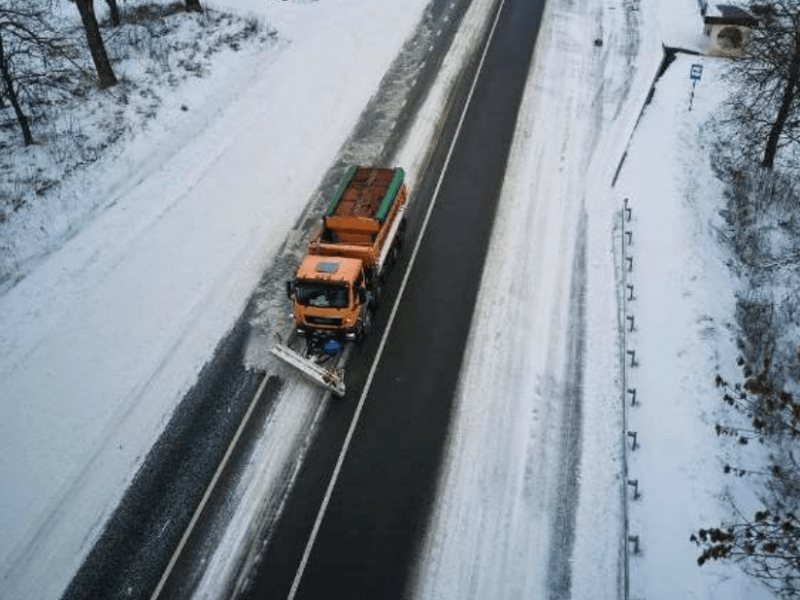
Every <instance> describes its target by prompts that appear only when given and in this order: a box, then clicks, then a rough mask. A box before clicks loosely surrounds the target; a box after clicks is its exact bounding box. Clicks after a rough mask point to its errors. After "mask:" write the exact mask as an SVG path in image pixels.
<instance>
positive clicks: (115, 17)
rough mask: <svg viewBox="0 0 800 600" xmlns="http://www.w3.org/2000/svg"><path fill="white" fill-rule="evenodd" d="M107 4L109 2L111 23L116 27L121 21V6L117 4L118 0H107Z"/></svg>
mask: <svg viewBox="0 0 800 600" xmlns="http://www.w3.org/2000/svg"><path fill="white" fill-rule="evenodd" d="M106 4H108V10H109V13H110V14H111V23H112V24H113V25H114V27H118V26H119V24H120V23H121V21H120V18H119V7H118V6H117V0H106Z"/></svg>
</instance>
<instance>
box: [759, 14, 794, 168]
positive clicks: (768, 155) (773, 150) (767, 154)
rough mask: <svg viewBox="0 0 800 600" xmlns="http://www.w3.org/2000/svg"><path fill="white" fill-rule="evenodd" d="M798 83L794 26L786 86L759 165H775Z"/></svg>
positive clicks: (767, 166)
mask: <svg viewBox="0 0 800 600" xmlns="http://www.w3.org/2000/svg"><path fill="white" fill-rule="evenodd" d="M799 83H800V28H798V27H795V39H794V53H793V54H792V62H791V64H790V65H789V77H788V79H787V80H786V87H785V88H783V97H782V98H781V105H780V107H779V108H778V114H777V116H776V117H775V121H774V122H773V123H772V127H771V128H770V130H769V136H768V137H767V146H766V148H765V149H764V160H762V161H761V166H762V167H765V168H767V169H771V168H772V167H773V166H774V165H775V155H776V154H777V153H778V143H779V142H780V139H781V134H782V133H783V128H784V126H785V125H786V121H788V120H789V116H790V115H791V113H792V105H793V104H794V101H795V97H796V96H797V91H798V84H799Z"/></svg>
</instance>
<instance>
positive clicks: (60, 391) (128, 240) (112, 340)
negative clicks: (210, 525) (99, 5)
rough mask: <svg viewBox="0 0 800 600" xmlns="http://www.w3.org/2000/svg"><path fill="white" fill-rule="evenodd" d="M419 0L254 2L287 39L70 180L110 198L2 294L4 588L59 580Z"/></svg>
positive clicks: (351, 118) (52, 592) (333, 146)
mask: <svg viewBox="0 0 800 600" xmlns="http://www.w3.org/2000/svg"><path fill="white" fill-rule="evenodd" d="M214 5H215V6H218V7H224V8H228V9H230V10H234V11H240V10H242V9H243V8H242V7H243V5H242V4H241V3H238V2H230V3H226V2H216V3H215V4H214ZM424 5H425V2H423V0H412V1H411V2H404V3H403V4H402V6H401V5H399V4H398V3H395V2H391V1H390V0H370V2H367V3H365V2H364V1H363V0H346V1H343V2H338V3H335V4H330V3H308V2H278V1H272V2H258V3H256V2H251V3H249V4H247V9H248V10H250V11H252V14H255V15H257V16H258V17H259V18H261V19H263V20H264V21H265V22H267V23H269V24H270V25H271V26H272V27H275V28H276V29H277V31H278V33H277V35H278V37H279V38H280V40H282V41H281V43H280V44H279V45H278V46H274V47H267V48H266V51H262V52H253V51H249V52H244V53H240V54H237V53H226V54H223V55H221V56H220V57H219V58H218V59H217V60H216V61H215V63H214V66H213V73H214V74H215V75H214V76H213V78H212V79H210V80H208V81H207V82H205V81H200V82H198V83H197V84H195V85H189V86H186V87H184V88H183V89H181V90H179V91H178V92H177V93H176V95H175V96H174V101H173V103H166V104H167V108H166V109H165V110H164V111H163V112H162V114H161V116H160V119H159V121H158V123H159V126H157V127H156V126H153V127H151V129H150V130H149V132H148V133H146V134H145V136H144V137H143V138H140V139H144V140H147V143H148V144H149V146H148V147H149V150H148V151H144V148H145V146H144V144H143V143H142V142H134V143H133V144H131V146H130V147H128V148H126V149H125V151H123V152H122V153H121V155H120V156H118V157H116V158H115V159H114V160H113V161H103V162H100V163H98V164H96V165H95V166H93V167H91V168H90V169H89V170H88V171H87V172H85V173H81V174H78V175H76V176H75V177H76V180H75V181H76V183H75V185H81V186H82V188H83V191H84V194H83V195H81V196H80V197H79V199H80V201H82V202H86V203H87V204H88V205H89V206H106V207H107V208H105V209H104V210H103V211H102V212H101V213H100V214H98V215H97V216H96V217H95V218H94V219H93V220H92V221H91V222H89V223H86V224H85V226H83V227H82V228H81V230H80V231H79V232H78V233H76V234H75V235H74V236H72V237H71V238H70V239H69V240H68V241H67V242H66V243H65V244H64V245H63V246H62V247H61V248H59V249H58V250H57V251H54V252H53V253H52V254H50V255H48V256H47V257H46V258H44V259H43V260H42V261H41V263H40V264H38V265H37V267H36V268H35V270H33V271H32V272H31V273H30V274H29V275H28V276H27V277H26V278H25V279H23V280H22V281H20V282H19V283H18V284H17V285H16V286H14V287H13V288H11V289H10V290H9V291H7V292H6V293H5V294H4V295H3V296H2V297H0V380H1V381H3V388H2V392H0V393H2V402H0V407H1V408H0V410H2V418H1V419H0V439H2V440H3V450H4V451H3V453H2V456H0V581H2V587H3V590H4V591H3V595H4V597H5V596H6V595H7V596H8V597H10V598H38V599H42V598H56V597H58V596H59V595H60V593H61V592H62V591H63V589H64V588H65V586H66V585H67V583H68V582H69V579H70V578H71V576H72V574H73V573H74V572H75V570H76V569H77V567H78V566H79V565H80V563H81V560H82V559H83V557H84V556H85V554H86V553H87V552H88V550H89V549H90V548H91V545H92V542H93V541H94V539H95V538H96V536H97V535H98V533H99V531H100V530H101V528H102V525H103V523H104V521H105V519H106V518H107V516H108V515H109V514H110V511H112V510H113V509H114V507H115V506H116V504H117V502H118V501H119V499H120V497H121V495H122V493H123V492H124V490H125V488H126V486H127V484H128V483H129V482H130V480H131V478H132V477H133V475H134V474H135V471H136V468H137V466H138V465H139V464H140V462H141V460H142V459H143V458H144V456H145V454H146V452H147V451H148V449H149V448H150V446H151V445H152V443H153V442H154V440H155V439H156V438H157V437H158V434H159V432H160V431H161V428H162V427H163V426H164V424H165V423H166V422H167V420H168V418H169V416H170V414H171V411H172V410H173V408H174V407H175V405H176V403H177V402H178V400H180V398H181V396H182V394H183V393H184V392H185V391H186V390H187V389H188V387H189V386H190V385H191V384H192V382H193V381H194V378H195V377H196V374H197V373H198V372H199V369H200V368H201V367H202V365H203V364H204V362H205V361H206V360H208V358H209V356H210V354H211V352H212V351H213V349H214V347H215V345H216V343H217V342H218V340H219V339H220V338H221V337H222V336H223V335H224V334H225V332H226V331H227V330H228V329H229V328H230V327H231V325H232V324H233V322H234V321H235V319H236V318H237V316H238V315H239V313H240V312H241V309H242V308H243V306H244V303H245V302H246V300H247V298H248V295H249V293H250V291H251V290H252V289H253V287H254V285H255V283H256V282H257V281H258V279H259V277H260V275H261V272H262V270H263V269H264V267H265V266H266V265H267V264H269V261H270V259H271V257H272V256H273V255H274V253H275V251H276V249H277V248H278V246H279V244H280V242H281V241H282V240H283V238H284V236H285V232H286V231H287V230H288V229H289V228H290V227H291V225H292V223H293V221H294V220H295V218H296V217H297V215H298V214H299V212H300V210H301V209H302V208H303V206H304V205H305V203H306V201H307V199H308V197H309V196H310V194H311V193H312V191H313V190H314V189H315V186H316V185H317V184H318V182H319V179H320V177H321V174H322V173H324V172H325V170H326V169H327V167H328V165H329V164H330V161H331V157H333V156H335V154H336V152H337V150H338V148H339V146H340V145H341V143H342V142H343V140H344V139H345V137H346V136H347V134H348V133H349V131H350V129H351V128H352V126H353V125H354V123H355V121H356V119H357V117H358V115H359V113H360V111H361V110H362V108H363V107H364V105H365V104H366V103H367V101H368V100H369V98H370V95H371V94H372V93H373V92H374V90H375V89H376V87H377V84H378V82H379V81H380V78H381V77H382V75H383V73H384V72H385V71H386V69H387V68H388V66H389V64H390V62H391V60H392V59H393V58H394V56H395V55H396V53H397V51H398V50H399V48H400V45H401V44H402V43H403V41H404V40H405V38H406V37H407V36H408V34H409V32H410V31H411V29H412V28H413V27H414V25H415V24H416V23H417V21H418V20H419V16H420V14H421V11H422V9H423V8H424ZM387 22H388V23H391V24H392V26H391V27H385V26H383V25H384V24H385V23H387ZM181 104H185V105H187V106H188V107H189V109H190V110H189V111H182V110H181V109H180V105H181ZM93 181H106V182H112V183H111V184H110V185H104V186H102V187H101V188H99V189H97V188H96V187H95V186H92V185H89V182H93ZM109 190H113V192H112V195H113V196H114V199H113V201H111V202H108V200H107V196H106V194H107V193H108V191H109ZM95 194H98V195H95ZM56 209H57V207H56Z"/></svg>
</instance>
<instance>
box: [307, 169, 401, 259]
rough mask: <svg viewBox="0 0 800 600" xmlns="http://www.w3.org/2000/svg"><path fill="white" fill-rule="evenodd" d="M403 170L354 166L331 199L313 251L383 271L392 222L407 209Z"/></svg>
mask: <svg viewBox="0 0 800 600" xmlns="http://www.w3.org/2000/svg"><path fill="white" fill-rule="evenodd" d="M404 176H405V173H404V172H403V170H402V169H385V168H384V169H375V168H370V167H352V168H351V169H350V171H348V173H347V175H345V178H344V180H343V182H342V185H341V186H340V188H339V191H338V192H337V194H336V195H335V196H334V197H333V199H332V200H331V203H330V205H329V207H328V210H327V212H326V213H325V216H324V217H323V222H322V227H321V228H320V230H319V232H318V233H317V235H316V236H315V237H314V238H313V239H312V240H311V242H310V243H309V246H308V252H309V254H319V255H324V256H346V257H350V258H357V259H359V260H361V261H362V262H363V263H364V268H365V269H366V270H375V269H377V270H380V268H381V267H382V257H383V254H384V253H383V252H382V251H383V250H384V249H385V246H386V241H387V237H388V235H389V232H390V230H391V225H392V224H393V223H394V222H395V220H396V219H397V216H398V215H399V214H401V212H402V211H403V210H404V209H405V205H406V200H407V195H408V191H407V189H406V186H405V185H404V184H403V179H404Z"/></svg>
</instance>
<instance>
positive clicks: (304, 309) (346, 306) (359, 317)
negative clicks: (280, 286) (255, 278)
mask: <svg viewBox="0 0 800 600" xmlns="http://www.w3.org/2000/svg"><path fill="white" fill-rule="evenodd" d="M287 294H288V296H289V298H290V299H291V300H292V312H293V315H294V319H295V323H296V325H297V333H298V335H301V336H304V337H305V336H312V335H320V336H324V337H337V338H343V339H345V340H356V339H359V338H361V337H363V336H364V335H366V334H367V333H368V331H369V329H370V327H371V325H372V310H373V306H372V298H371V294H370V293H369V292H368V291H367V289H366V287H365V274H364V268H363V265H362V262H361V261H360V260H358V259H355V258H346V257H341V256H317V255H308V256H306V257H305V258H304V259H303V261H302V262H301V263H300V266H299V267H298V269H297V274H296V276H295V279H294V281H290V282H289V283H288V285H287Z"/></svg>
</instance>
